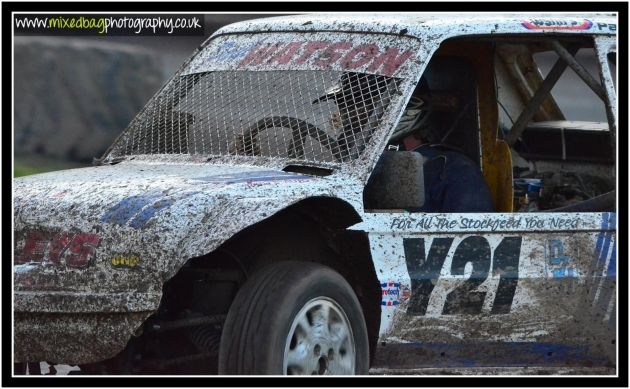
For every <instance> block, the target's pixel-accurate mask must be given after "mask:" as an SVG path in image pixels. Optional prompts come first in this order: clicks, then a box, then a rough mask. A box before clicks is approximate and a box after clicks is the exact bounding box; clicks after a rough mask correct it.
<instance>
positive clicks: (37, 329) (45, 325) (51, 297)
mask: <svg viewBox="0 0 630 389" xmlns="http://www.w3.org/2000/svg"><path fill="white" fill-rule="evenodd" d="M160 298H161V296H160V295H157V294H147V293H140V294H138V293H116V294H76V293H61V292H46V293H40V292H37V293H35V292H16V293H15V295H14V302H15V304H14V358H15V360H14V362H40V361H46V362H50V363H65V364H71V365H74V364H86V363H93V362H98V361H102V360H105V359H108V358H111V357H113V356H115V355H116V354H118V353H119V352H120V351H122V350H123V349H124V348H125V346H126V345H127V342H128V341H129V339H130V338H131V336H133V334H134V333H135V332H136V331H137V330H138V329H139V328H140V327H141V326H142V324H143V323H144V321H145V320H146V319H147V318H148V317H149V316H150V315H151V314H152V313H153V312H155V310H157V308H158V305H159V302H160Z"/></svg>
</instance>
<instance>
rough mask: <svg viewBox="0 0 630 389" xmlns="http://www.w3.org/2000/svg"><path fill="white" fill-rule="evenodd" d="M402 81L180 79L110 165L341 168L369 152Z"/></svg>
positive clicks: (270, 74) (245, 76)
mask: <svg viewBox="0 0 630 389" xmlns="http://www.w3.org/2000/svg"><path fill="white" fill-rule="evenodd" d="M399 86H400V80H399V79H396V78H392V77H386V76H380V75H371V74H364V73H351V72H341V71H321V70H318V71H315V70H314V71H304V70H299V71H286V70H285V71H214V72H206V73H196V74H188V75H180V76H177V77H176V78H175V79H173V80H172V81H171V82H170V83H169V84H168V85H167V86H166V88H164V90H163V91H162V92H161V93H160V94H158V95H157V96H156V97H155V98H154V99H153V100H152V101H151V102H149V104H148V105H147V107H146V108H145V110H144V111H143V112H142V113H141V114H140V115H139V116H138V117H137V118H136V119H134V121H133V122H132V123H131V124H130V125H129V127H128V128H127V129H126V130H125V133H124V134H123V136H121V137H120V138H119V140H118V141H117V143H116V144H114V146H113V148H112V153H111V154H110V156H112V157H120V156H127V155H138V154H200V155H208V156H226V155H246V156H265V157H272V158H273V157H277V158H292V159H302V160H305V161H315V162H341V161H347V160H351V159H355V158H357V157H358V156H359V155H360V154H361V152H362V151H363V150H364V149H365V146H366V145H367V143H368V142H369V140H370V139H371V136H372V134H373V133H374V131H375V130H376V129H377V128H378V127H379V125H381V119H382V118H383V115H384V113H385V111H386V109H387V107H388V106H389V105H390V104H391V102H392V100H393V99H395V98H399V97H400V93H399V91H398V89H399Z"/></svg>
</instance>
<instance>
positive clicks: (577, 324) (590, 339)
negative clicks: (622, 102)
mask: <svg viewBox="0 0 630 389" xmlns="http://www.w3.org/2000/svg"><path fill="white" fill-rule="evenodd" d="M523 45H524V46H523V47H527V48H528V49H529V46H526V44H523ZM586 46H588V44H587V43H585V47H586ZM587 48H588V47H587ZM510 49H512V48H510ZM576 51H577V50H576ZM600 51H601V50H600ZM530 54H531V53H530ZM597 58H600V60H601V59H602V58H603V59H605V58H607V57H606V55H605V54H604V55H603V56H602V55H599V56H597ZM602 64H603V63H602V62H600V65H602ZM495 66H497V65H495ZM607 66H608V65H606V67H607ZM430 67H431V64H429V66H428V69H430ZM601 68H602V66H600V69H601ZM508 73H509V72H507V73H505V74H502V75H503V76H505V77H508V76H507V75H506V74H508ZM541 75H542V74H541ZM478 76H479V74H478ZM507 79H508V80H509V77H508V78H507ZM478 80H483V76H480V77H479V78H478ZM600 80H601V82H602V83H603V84H604V85H605V86H606V90H607V91H608V93H609V94H610V93H613V92H614V89H613V88H609V87H608V84H607V83H608V82H610V80H611V77H610V72H609V71H608V73H606V71H603V72H601V73H600ZM505 82H507V81H505ZM480 88H481V86H480ZM505 88H506V89H508V86H507V85H505ZM508 92H509V91H508ZM504 93H507V92H504ZM514 93H516V92H514ZM501 97H503V98H505V94H504V95H503V96H501V94H498V95H497V97H493V98H494V99H495V102H494V104H495V107H496V104H497V102H496V100H500V99H501ZM549 98H550V99H551V98H553V97H549ZM611 102H612V103H611ZM499 103H501V102H500V101H499ZM504 103H505V101H504ZM510 103H513V104H512V105H514V106H517V105H518V104H517V103H516V102H514V101H511V102H510ZM599 103H600V104H602V102H601V101H600V102H599ZM604 103H605V104H602V107H603V106H604V105H605V110H606V111H608V112H610V111H614V105H611V104H616V103H615V96H614V95H612V96H610V95H609V96H608V98H607V100H606V101H604ZM480 104H482V103H481V102H480ZM527 104H528V102H527V100H525V102H524V103H523V104H521V105H522V106H521V107H520V108H521V109H523V108H524V107H525V106H526V105H527ZM482 110H483V106H482V107H481V108H480V110H479V111H480V112H481V111H482ZM550 112H551V113H550V115H551V119H554V117H553V115H554V113H553V112H554V111H553V110H550ZM480 115H481V113H480ZM610 118H611V116H610V115H608V119H609V121H608V128H607V129H612V130H613V131H610V133H612V134H614V121H610ZM480 120H481V121H483V118H480ZM604 120H605V119H604ZM552 122H553V121H552ZM546 123H548V121H539V122H536V123H531V125H530V126H528V127H527V128H526V130H525V132H524V133H523V136H522V137H520V138H519V139H520V140H519V142H520V143H517V144H516V145H511V146H512V147H511V148H510V150H511V152H512V153H513V156H512V157H513V158H512V159H513V161H515V162H514V166H515V167H518V163H519V161H520V160H519V158H522V159H523V160H527V162H528V163H532V162H533V163H534V164H536V163H538V164H539V165H540V166H543V167H541V168H540V169H542V170H544V169H548V170H549V171H550V172H551V171H553V169H556V170H557V171H562V169H567V170H571V172H572V174H574V175H575V176H579V175H580V174H582V173H583V170H580V169H586V170H584V171H586V172H587V173H588V177H591V175H596V174H597V172H599V171H605V172H607V173H606V174H609V173H610V170H613V171H614V162H613V160H612V158H611V154H612V152H611V150H610V149H609V148H607V146H606V142H603V143H601V142H600V143H596V142H595V143H593V142H594V141H593V140H594V139H595V140H600V141H601V139H610V135H607V134H606V133H605V132H602V131H600V129H599V127H597V126H594V125H592V126H590V127H589V125H586V124H580V126H578V127H576V128H572V127H570V126H568V125H566V124H562V126H560V125H558V124H553V125H552V124H549V126H550V127H545V125H546ZM550 123H551V122H550ZM553 123H556V122H553ZM604 124H605V123H604ZM558 126H560V127H558ZM541 127H544V128H545V129H544V130H542V129H541ZM536 136H542V138H540V139H542V140H538V141H537V143H536V144H537V145H538V144H541V143H542V144H543V145H544V144H545V142H544V140H545V139H546V138H545V136H547V137H548V139H555V137H557V136H561V137H562V141H561V144H562V147H561V150H555V149H553V148H551V149H548V150H547V151H545V152H542V151H540V152H538V153H535V152H533V151H532V150H529V151H530V153H529V154H528V153H527V152H526V151H524V146H523V143H524V142H525V140H526V139H530V138H531V139H538V138H536ZM612 139H613V142H614V136H613V137H612ZM479 142H480V143H482V142H483V139H482V140H480V141H479ZM548 142H549V143H550V144H551V143H553V142H552V141H551V140H550V141H548ZM589 142H591V143H593V144H597V145H602V144H603V145H604V146H602V149H601V150H600V151H601V154H600V151H597V152H596V153H595V154H597V155H595V154H593V155H590V154H589V155H587V156H585V155H580V153H579V152H575V150H574V153H573V154H572V152H571V150H572V149H571V148H572V147H574V146H572V145H575V144H582V145H583V146H584V145H588V144H589ZM482 146H483V145H482ZM481 149H482V150H483V147H481ZM576 150H579V148H578V149H576ZM545 153H546V154H545ZM556 153H558V155H556ZM508 155H509V154H508ZM602 155H603V157H602ZM479 158H480V159H481V163H483V161H484V158H483V156H479ZM510 166H512V165H511V164H510ZM544 166H546V168H544ZM542 170H541V171H542ZM515 171H516V170H515ZM511 174H512V172H510V181H511V182H510V183H509V184H510V186H509V188H512V189H513V191H512V190H511V192H512V193H510V198H509V200H508V201H507V202H508V203H509V204H512V203H513V202H514V203H515V210H516V211H515V212H496V213H422V212H418V213H414V212H408V211H404V210H402V209H369V207H366V213H365V215H364V218H363V222H362V223H360V224H358V225H356V226H354V227H353V229H358V230H363V231H366V232H367V233H368V235H369V238H370V245H371V252H372V256H373V261H374V264H375V269H376V272H377V275H378V277H379V281H380V283H381V288H382V302H381V304H382V317H381V331H380V339H379V349H378V350H377V354H376V359H375V362H374V365H375V367H376V368H377V369H379V368H385V369H388V368H390V369H391V368H395V369H416V368H480V367H534V368H537V369H543V370H544V369H550V368H560V367H575V368H578V367H584V366H597V367H608V368H610V367H614V366H615V365H616V359H615V351H616V346H615V343H616V297H615V296H616V212H615V208H614V205H613V206H612V209H609V210H607V211H604V212H602V211H592V209H588V208H584V207H583V208H582V209H580V207H573V208H572V207H571V206H569V207H565V208H562V207H556V208H554V209H538V208H536V204H535V201H534V200H535V199H538V198H537V197H536V196H537V194H534V193H535V192H536V191H538V192H537V193H538V194H540V193H541V192H540V187H539V186H537V185H539V184H541V183H542V182H545V183H547V184H549V183H550V182H553V180H551V179H549V178H544V180H543V179H542V178H540V179H539V178H537V179H533V181H532V180H531V179H525V178H521V177H512V176H511ZM612 175H613V177H614V172H613V173H612ZM528 180H530V181H528ZM567 182H568V181H563V182H562V183H561V184H558V185H557V186H554V190H555V189H556V188H557V187H563V185H564V186H570V183H569V184H567ZM613 182H614V180H613ZM613 185H614V184H613ZM523 186H524V187H525V189H524V193H528V194H529V195H530V196H529V197H528V198H527V201H528V202H529V204H533V205H528V204H527V203H525V204H523V199H522V198H521V197H523V198H525V197H526V196H524V194H523V193H519V192H518V189H522V188H523ZM530 187H533V188H534V190H533V191H531V192H530V190H531V189H530ZM391 190H395V191H400V190H402V188H391ZM470 190H477V189H476V188H470ZM613 190H614V188H613ZM612 195H613V196H614V191H613V192H612ZM512 196H513V197H512ZM607 196H608V197H609V198H610V193H608V194H607ZM591 197H593V198H595V197H598V196H591ZM599 198H600V199H601V197H599ZM519 201H520V202H519ZM576 202H577V200H576ZM503 203H506V202H505V201H503ZM550 204H551V203H550ZM548 206H549V207H551V205H548ZM532 207H534V208H532ZM563 209H564V210H565V211H563ZM541 371H542V370H541Z"/></svg>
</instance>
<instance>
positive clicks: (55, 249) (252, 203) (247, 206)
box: [14, 162, 334, 303]
mask: <svg viewBox="0 0 630 389" xmlns="http://www.w3.org/2000/svg"><path fill="white" fill-rule="evenodd" d="M329 178H330V177H327V178H321V177H312V176H307V175H302V174H295V173H287V172H283V171H280V170H270V169H265V168H261V167H253V166H233V165H207V164H151V163H146V162H145V163H139V162H123V163H120V164H118V165H113V166H99V167H91V168H83V169H73V170H66V171H60V172H53V173H46V174H40V175H35V176H29V177H23V178H19V179H15V180H14V211H15V215H14V216H15V217H14V221H15V249H14V250H15V262H14V270H15V271H14V274H15V281H16V282H15V289H16V290H17V291H20V290H22V291H41V290H50V291H55V290H57V291H64V292H67V291H70V292H75V293H88V292H89V293H92V294H94V293H96V294H99V293H105V294H108V293H109V294H111V293H115V292H123V291H129V290H133V291H136V292H138V293H148V294H150V295H152V296H153V297H152V299H153V300H155V299H157V302H159V296H160V295H161V285H162V284H163V282H164V281H165V280H167V279H169V278H170V277H172V276H173V275H174V274H175V273H176V272H177V270H178V269H179V268H180V267H181V266H182V265H183V264H184V263H185V261H186V260H187V259H189V258H192V257H196V256H200V255H203V254H206V253H208V252H210V251H212V250H214V249H215V248H216V247H218V246H219V245H220V244H221V243H222V242H224V241H225V240H227V239H228V238H229V237H231V236H232V235H234V234H235V233H237V232H238V231H240V230H242V229H244V228H246V227H248V226H250V225H252V224H255V223H256V222H258V221H261V220H263V219H265V218H267V217H269V216H271V215H273V214H274V213H276V212H278V211H279V210H281V209H283V208H285V207H287V206H288V205H290V204H292V203H295V202H297V201H299V200H301V199H304V198H307V197H312V196H331V195H333V194H332V192H333V189H331V188H333V187H334V185H331V180H329ZM332 181H334V180H332ZM157 302H155V301H154V303H157Z"/></svg>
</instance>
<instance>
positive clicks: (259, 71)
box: [13, 14, 617, 375]
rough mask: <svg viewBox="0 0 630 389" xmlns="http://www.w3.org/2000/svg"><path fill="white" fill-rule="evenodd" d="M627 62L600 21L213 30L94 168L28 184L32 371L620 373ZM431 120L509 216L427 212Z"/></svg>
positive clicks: (454, 20)
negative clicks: (43, 365)
mask: <svg viewBox="0 0 630 389" xmlns="http://www.w3.org/2000/svg"><path fill="white" fill-rule="evenodd" d="M615 53H616V17H615V15H605V14H588V15H587V14H585V15H578V14H570V15H561V14H546V15H532V14H518V15H516V14H513V15H506V14H501V15H499V14H488V15H471V14H458V15H444V14H440V15H428V14H404V15H393V14H385V15H377V16H376V15H374V16H371V15H364V14H361V15H301V16H290V17H279V18H270V19H262V20H255V21H248V22H242V23H236V24H233V25H229V26H226V27H224V28H222V29H220V30H219V31H217V32H216V33H215V34H213V35H212V36H211V37H210V38H209V39H208V40H207V41H206V42H205V43H204V44H203V45H202V46H201V47H200V48H199V49H198V50H197V51H196V52H195V53H194V54H193V56H192V57H191V58H190V59H189V60H188V61H187V62H185V63H184V64H183V65H182V67H181V68H180V69H179V71H178V72H177V73H176V74H175V75H174V76H173V77H172V79H171V80H170V81H169V82H168V83H167V84H166V85H165V86H164V87H163V88H162V89H161V90H160V91H159V92H158V93H157V94H156V95H155V96H154V97H153V98H152V99H151V100H150V101H149V103H148V104H147V105H146V107H145V108H144V109H143V110H142V111H141V112H140V113H139V114H138V115H137V116H136V117H135V119H134V120H133V121H132V122H131V123H130V124H129V126H128V128H127V129H126V130H125V131H124V132H123V133H122V134H121V135H120V136H119V137H118V138H117V139H116V141H115V142H114V143H113V144H112V145H111V147H110V148H109V149H108V151H107V152H106V153H105V154H104V156H103V157H102V158H101V159H99V160H97V162H96V165H97V166H94V167H90V168H83V169H74V170H67V171H60V172H53V173H46V174H40V175H34V176H30V177H24V178H19V179H15V180H14V182H13V184H14V192H13V193H14V212H15V216H14V221H15V231H14V236H15V246H14V267H13V269H14V289H15V290H14V331H15V332H14V361H15V362H16V363H17V365H16V366H24V364H25V363H36V362H42V361H46V362H48V363H49V364H70V365H78V366H79V367H80V368H81V371H82V373H87V374H143V373H156V374H163V373H168V374H173V373H189V372H191V371H193V370H192V369H197V370H195V371H196V372H199V373H208V374H209V373H217V372H218V373H220V374H278V375H283V374H306V375H313V374H316V375H320V374H368V373H372V374H379V373H401V372H402V373H404V372H407V373H409V372H411V373H417V372H428V373H435V374H442V373H444V372H453V371H459V372H464V373H471V374H475V373H488V372H489V373H502V372H506V371H511V370H510V369H517V370H518V371H520V372H523V373H534V374H536V373H540V374H545V373H547V374H549V373H577V374H615V372H616V348H617V345H616V339H617V338H616V330H617V328H616V322H617V318H616V312H617V310H616V306H617V302H616V294H617V290H616V246H617V241H616V195H615V189H616V162H615V161H616V146H615V134H616V115H617V111H616V109H617V106H616V90H615V88H616V86H615V80H616V78H615V73H616V63H615V61H616V54H615ZM545 61H547V62H545ZM545 63H547V65H545ZM545 66H546V67H545ZM423 80H424V81H423ZM563 80H564V81H563ZM423 82H426V83H427V84H428V85H430V91H431V94H430V96H431V97H430V98H426V95H425V96H424V99H423V96H422V95H421V94H420V95H419V94H418V91H419V90H420V91H421V92H422V89H423V88H422V87H421V84H423ZM562 82H564V83H565V85H568V88H569V95H570V98H569V99H568V103H569V105H567V104H566V102H565V103H562V102H561V101H560V100H559V99H558V98H557V96H558V94H557V92H556V89H554V86H555V85H556V84H559V83H562ZM571 88H574V89H571ZM579 88H582V89H579ZM552 90H553V93H552ZM425 92H426V91H425ZM427 102H428V103H427ZM425 103H427V104H425ZM571 104H572V105H571ZM567 107H568V108H567ZM572 107H573V108H572ZM571 109H573V111H571ZM426 112H429V113H430V115H428V116H427V115H425V114H424V113H426ZM427 117H428V118H429V119H427ZM428 121H431V122H432V123H433V125H434V127H437V128H441V129H442V131H443V132H441V134H442V135H441V136H438V137H437V138H435V139H434V140H433V141H432V144H431V147H433V146H435V149H436V150H441V149H447V150H451V151H453V150H455V151H457V152H458V153H460V154H462V155H464V156H465V157H466V158H467V159H468V160H470V161H472V167H473V168H475V169H478V171H479V174H480V176H481V177H482V181H483V185H478V186H476V187H475V186H473V185H471V186H470V187H469V188H467V190H463V191H460V193H455V194H462V195H463V194H465V193H467V192H470V193H477V192H479V191H480V190H481V188H482V187H487V191H488V193H489V196H490V198H491V205H492V210H491V211H488V212H486V211H484V212H476V211H470V210H463V211H458V212H450V211H443V210H442V211H440V210H439V209H438V210H437V211H436V210H435V209H433V210H427V209H426V208H423V207H424V205H425V203H426V202H427V201H428V198H429V197H431V196H436V195H434V194H429V193H430V191H431V190H432V187H431V185H432V184H431V183H430V181H429V180H428V179H427V177H428V176H429V173H427V169H428V167H427V166H428V165H427V164H428V163H429V162H430V158H427V157H426V156H424V155H423V154H422V153H419V152H417V150H416V146H417V145H416V144H414V139H416V141H417V140H418V139H417V137H416V138H414V136H415V135H414V131H415V129H416V128H417V127H418V126H419V125H420V124H419V123H420V122H422V123H425V122H428ZM410 137H411V138H410ZM416 143H418V142H416ZM438 159H439V158H438ZM444 159H445V160H446V158H444ZM449 174H451V175H453V174H452V173H449ZM461 174H464V172H463V171H462V172H461ZM440 179H444V177H441V178H440ZM484 190H485V189H484ZM431 198H433V199H435V197H431ZM458 369H459V370H458Z"/></svg>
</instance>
